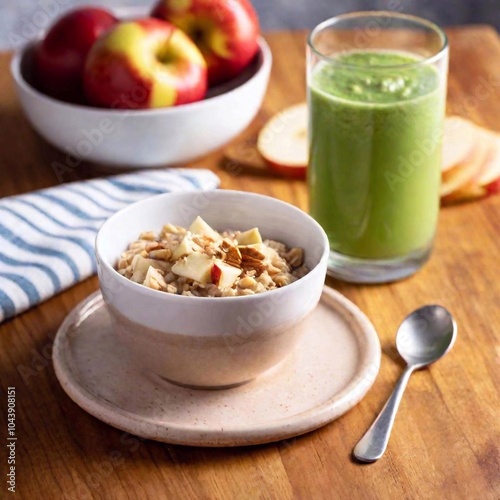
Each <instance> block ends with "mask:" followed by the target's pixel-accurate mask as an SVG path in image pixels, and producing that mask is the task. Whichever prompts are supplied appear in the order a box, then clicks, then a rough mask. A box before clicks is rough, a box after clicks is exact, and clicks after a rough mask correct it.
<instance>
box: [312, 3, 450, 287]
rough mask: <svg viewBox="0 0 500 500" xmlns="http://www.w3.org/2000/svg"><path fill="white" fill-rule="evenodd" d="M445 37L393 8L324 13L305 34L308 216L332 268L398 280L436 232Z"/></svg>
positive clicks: (373, 279) (347, 274) (354, 276)
mask: <svg viewBox="0 0 500 500" xmlns="http://www.w3.org/2000/svg"><path fill="white" fill-rule="evenodd" d="M447 70H448V43H447V38H446V35H445V34H444V33H443V31H442V30H441V29H440V28H439V27H438V26H436V25H435V24H433V23H431V22H429V21H426V20H424V19H421V18H418V17H414V16H407V15H403V14H398V13H393V12H383V11H380V12H359V13H352V14H346V15H342V16H338V17H335V18H332V19H329V20H327V21H325V22H323V23H322V24H320V25H319V26H317V27H316V28H315V29H314V30H313V31H312V33H311V34H310V36H309V40H308V69H307V83H308V106H309V142H310V159H309V178H308V183H309V194H310V212H311V215H312V216H313V217H314V218H315V219H316V220H317V221H318V222H319V223H320V224H321V225H322V226H323V228H324V229H325V231H326V233H327V235H328V238H329V240H330V262H329V273H330V274H332V275H333V276H335V277H337V278H340V279H343V280H345V281H351V282H357V283H381V282H387V281H393V280H397V279H401V278H404V277H406V276H409V275H411V274H413V273H414V272H415V271H417V270H418V269H419V268H420V267H421V266H422V264H423V263H424V262H425V261H426V260H427V259H428V257H429V255H430V252H431V248H432V243H433V239H434V235H435V232H436V226H437V219H438V212H439V185H440V179H441V168H440V166H441V142H442V134H443V123H444V114H445V101H446V78H447Z"/></svg>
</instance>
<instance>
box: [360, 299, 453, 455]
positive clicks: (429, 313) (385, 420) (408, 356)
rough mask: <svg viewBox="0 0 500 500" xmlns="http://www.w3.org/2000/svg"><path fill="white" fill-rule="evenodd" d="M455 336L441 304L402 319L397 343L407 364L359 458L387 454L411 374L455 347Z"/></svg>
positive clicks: (451, 324)
mask: <svg viewBox="0 0 500 500" xmlns="http://www.w3.org/2000/svg"><path fill="white" fill-rule="evenodd" d="M456 336H457V325H456V323H455V320H454V319H453V317H452V315H451V314H450V313H449V312H448V311H447V310H446V309H445V308H444V307H442V306H438V305H428V306H424V307H421V308H420V309H417V310H416V311H413V312H412V313H411V314H410V315H409V316H407V317H406V318H405V319H404V320H403V322H402V323H401V326H400V327H399V329H398V333H397V336H396V346H397V348H398V352H399V354H400V355H401V357H402V358H403V359H404V360H405V361H406V363H407V366H406V368H405V370H404V372H403V373H402V374H401V376H400V377H399V380H398V381H397V383H396V387H395V388H394V390H393V392H392V394H391V397H390V398H389V399H388V400H387V403H386V404H385V406H384V407H383V408H382V411H381V412H380V414H379V415H378V417H377V418H376V420H375V422H373V424H372V425H371V427H370V428H369V429H368V431H366V434H365V435H364V436H363V437H362V438H361V440H360V441H359V443H358V444H357V445H356V447H355V448H354V452H353V453H354V456H355V457H356V458H357V459H358V460H360V461H361V462H375V461H376V460H378V459H379V458H380V457H381V456H382V455H383V454H384V452H385V449H386V448H387V443H388V442H389V436H390V435H391V429H392V426H393V424H394V419H395V418H396V412H397V411H398V407H399V403H400V402H401V398H402V397H403V392H404V390H405V387H406V384H407V383H408V380H409V379H410V375H411V374H412V373H413V372H414V371H415V370H419V369H420V368H424V367H425V366H428V365H430V364H431V363H434V362H435V361H437V360H438V359H440V358H442V357H443V356H444V355H445V354H446V353H447V352H448V351H449V350H450V349H451V348H452V346H453V344H454V342H455V339H456Z"/></svg>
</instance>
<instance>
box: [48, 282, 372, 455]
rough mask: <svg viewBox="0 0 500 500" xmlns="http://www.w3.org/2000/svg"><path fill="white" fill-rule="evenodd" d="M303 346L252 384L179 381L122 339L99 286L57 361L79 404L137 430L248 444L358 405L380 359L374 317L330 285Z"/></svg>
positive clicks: (63, 331)
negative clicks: (141, 361) (143, 362)
mask: <svg viewBox="0 0 500 500" xmlns="http://www.w3.org/2000/svg"><path fill="white" fill-rule="evenodd" d="M312 314H313V318H312V319H311V322H310V323H309V327H308V331H307V332H306V333H305V334H304V337H303V338H302V340H301V341H300V343H299V345H298V347H297V349H296V350H295V351H294V352H293V353H292V354H291V355H290V356H289V357H288V358H286V359H285V360H284V361H283V362H282V363H280V364H279V365H278V366H276V367H275V368H273V369H272V370H270V371H268V372H267V373H265V374H264V375H262V376H261V377H259V378H257V379H255V380H254V381H252V382H250V383H248V384H245V385H242V386H239V387H235V388H232V389H223V390H195V389H187V388H183V387H178V386H176V385H173V384H171V383H169V382H167V381H165V380H163V379H161V378H160V377H158V376H156V375H155V374H153V373H151V372H149V371H147V370H144V369H142V368H141V367H140V366H138V365H137V364H136V363H135V361H134V359H133V358H132V357H131V356H130V354H129V353H128V351H127V350H126V349H125V348H124V347H123V346H121V345H120V344H119V343H118V341H117V340H116V339H115V336H114V333H113V331H112V328H111V320H110V316H109V314H108V311H107V309H106V305H105V304H104V302H103V299H102V296H101V294H100V292H96V293H94V294H93V295H91V296H90V297H88V298H87V299H86V300H85V301H83V302H82V303H81V304H79V305H78V306H77V307H76V308H75V309H74V310H73V311H72V312H71V313H70V314H69V315H68V317H67V318H66V320H65V321H64V323H63V324H62V325H61V327H60V329H59V331H58V333H57V336H56V339H55V342H54V353H53V361H54V367H55V372H56V375H57V378H58V379H59V381H60V383H61V385H62V387H63V388H64V390H65V391H66V392H67V394H68V395H69V396H70V398H71V399H73V401H75V402H76V403H77V404H78V405H79V406H81V407H82V408H83V409H84V410H86V411H87V412H89V413H90V414H91V415H93V416H95V417H96V418H98V419H100V420H102V421H103V422H106V423H108V424H109V425H112V426H113V427H117V428H118V429H121V430H124V431H127V432H129V433H131V434H135V435H137V436H140V437H143V438H148V439H154V440H157V441H163V442H166V443H173V444H183V445H193V446H240V445H251V444H260V443H267V442H272V441H278V440H281V439H285V438H290V437H293V436H297V435H299V434H303V433H305V432H309V431H312V430H314V429H317V428H319V427H321V426H323V425H325V424H327V423H329V422H331V421H332V420H334V419H336V418H338V417H339V416H340V415H342V414H344V413H345V412H347V411H348V410H349V409H351V408H352V407H353V406H354V405H356V404H357V403H358V402H359V401H360V400H361V399H362V398H363V396H364V395H365V394H366V392H367V391H368V389H369V388H370V387H371V386H372V384H373V382H374V380H375V378H376V376H377V373H378V370H379V366H380V344H379V340H378V337H377V334H376V332H375V329H374V328H373V325H372V324H371V323H370V321H369V320H368V319H367V318H366V316H365V315H364V314H363V313H362V312H361V311H360V310H359V309H358V308H357V307H356V306H355V305H354V304H353V303H352V302H350V301H349V300H348V299H346V298H345V297H344V296H342V295H341V294H340V293H338V292H336V291H334V290H332V289H330V288H327V287H325V289H324V292H323V295H322V298H321V301H320V303H319V305H318V307H317V308H316V309H315V311H314V312H313V313H312Z"/></svg>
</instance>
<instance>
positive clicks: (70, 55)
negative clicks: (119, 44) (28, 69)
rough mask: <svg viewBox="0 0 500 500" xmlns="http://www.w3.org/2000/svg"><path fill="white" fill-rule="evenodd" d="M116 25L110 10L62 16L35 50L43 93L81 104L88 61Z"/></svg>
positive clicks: (87, 11) (77, 12) (71, 13)
mask: <svg viewBox="0 0 500 500" xmlns="http://www.w3.org/2000/svg"><path fill="white" fill-rule="evenodd" d="M116 22H117V20H116V18H115V17H114V16H112V15H111V14H110V13H109V12H108V11H106V10H104V9H98V8H90V7H87V8H82V9H77V10H74V11H72V12H70V13H68V14H66V15H64V16H63V17H61V18H60V19H59V20H58V21H57V22H56V23H55V24H54V25H53V26H52V27H51V28H50V30H49V32H48V33H47V35H46V36H45V38H44V39H43V40H42V41H41V42H40V43H39V44H38V45H37V47H36V50H35V71H36V76H37V81H38V85H39V87H40V90H42V91H43V92H45V93H47V94H49V95H51V96H52V97H55V98H57V99H62V100H65V101H75V102H79V101H82V97H83V91H82V78H83V68H84V66H85V58H86V57H87V54H88V52H89V50H90V48H91V47H92V45H93V44H94V42H95V41H96V40H97V39H98V38H99V36H100V35H101V34H102V33H103V32H104V31H105V30H107V29H109V28H110V27H111V26H113V25H114V24H115V23H116Z"/></svg>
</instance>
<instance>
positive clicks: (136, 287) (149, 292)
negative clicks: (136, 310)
mask: <svg viewBox="0 0 500 500" xmlns="http://www.w3.org/2000/svg"><path fill="white" fill-rule="evenodd" d="M213 192H217V193H227V194H232V195H234V194H237V195H242V194H243V195H244V196H246V197H248V198H251V199H253V201H255V202H258V201H259V200H262V199H267V200H272V202H273V203H274V202H275V203H277V204H281V205H286V206H287V207H288V208H289V209H291V210H292V212H295V213H296V214H299V215H300V216H301V217H305V219H306V220H307V221H308V223H310V224H311V225H312V226H313V227H314V228H315V229H316V230H318V232H319V234H320V235H321V237H322V240H323V251H322V254H321V257H320V258H319V259H318V262H317V263H316V264H315V265H314V267H312V268H311V269H310V270H309V272H308V273H307V274H306V275H305V276H302V277H301V278H299V279H297V280H296V281H294V282H293V283H290V284H288V285H286V286H284V287H281V288H276V289H274V290H267V291H265V292H262V293H256V294H254V295H238V296H232V297H196V296H184V295H176V294H171V293H165V292H163V291H160V290H153V289H152V288H148V287H146V286H144V285H142V284H141V283H136V282H134V281H131V280H129V279H128V278H125V276H122V275H121V274H120V273H119V272H118V271H117V270H116V269H115V268H114V267H113V266H112V265H111V264H110V263H109V262H107V260H106V259H105V258H104V257H103V256H102V253H101V249H100V247H101V246H102V243H101V242H102V239H103V236H102V234H103V229H104V227H105V226H106V225H108V224H111V223H112V222H113V219H115V218H116V217H118V216H119V215H122V214H123V213H126V212H129V211H131V210H136V209H138V208H140V207H141V205H143V204H144V205H145V204H147V203H148V202H151V200H153V199H159V198H166V197H169V196H172V197H174V196H180V195H186V194H192V195H196V194H200V193H213ZM222 196H225V194H222ZM292 220H293V218H292ZM94 252H95V255H96V258H97V261H98V268H99V267H102V268H104V269H105V270H106V271H108V272H110V273H111V276H113V277H115V278H116V279H117V280H118V281H119V282H121V283H123V285H124V286H127V287H131V288H130V290H131V291H135V292H137V293H142V294H145V295H146V296H150V297H152V298H155V297H156V298H159V297H161V296H163V297H165V300H170V301H173V302H176V301H180V303H182V302H184V303H196V302H199V301H202V303H204V304H212V303H217V304H219V303H220V304H225V303H227V301H228V300H229V301H231V302H233V301H235V300H239V301H242V300H246V301H248V302H252V301H254V300H260V299H262V297H263V296H264V298H265V297H270V296H271V295H270V294H273V295H276V294H279V293H281V294H283V293H291V292H292V291H293V290H295V289H296V288H297V286H300V284H301V283H304V281H309V280H310V279H311V276H312V275H313V274H314V272H315V271H317V269H318V268H319V267H320V265H321V264H325V277H326V263H327V261H328V257H329V253H330V245H329V242H328V236H327V235H326V233H325V230H324V229H323V228H322V226H321V225H320V224H319V223H318V222H317V221H316V220H315V219H313V218H312V217H311V216H310V215H309V214H308V213H307V212H305V211H304V210H301V209H300V208H298V207H296V206H295V205H292V204H291V203H288V202H286V201H282V200H280V199H278V198H274V197H272V196H267V195H263V194H259V193H252V192H247V191H239V190H234V189H211V190H207V191H179V192H174V193H162V194H158V195H155V196H150V197H148V198H145V199H144V200H139V201H137V202H135V203H132V204H131V205H128V206H126V207H124V208H122V209H121V210H119V211H118V212H115V213H114V214H113V215H111V216H110V217H108V219H106V220H105V221H104V223H103V224H102V225H101V227H100V228H99V230H98V232H97V235H96V237H95V242H94ZM323 281H324V280H323ZM322 286H323V283H322ZM284 290H285V291H284ZM286 290H288V292H286ZM160 300H163V299H160ZM186 300H187V301H188V302H185V301H186Z"/></svg>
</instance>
